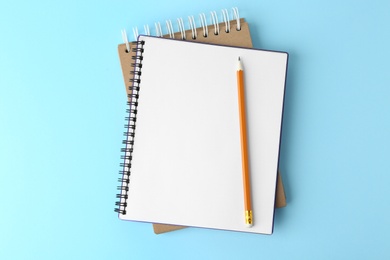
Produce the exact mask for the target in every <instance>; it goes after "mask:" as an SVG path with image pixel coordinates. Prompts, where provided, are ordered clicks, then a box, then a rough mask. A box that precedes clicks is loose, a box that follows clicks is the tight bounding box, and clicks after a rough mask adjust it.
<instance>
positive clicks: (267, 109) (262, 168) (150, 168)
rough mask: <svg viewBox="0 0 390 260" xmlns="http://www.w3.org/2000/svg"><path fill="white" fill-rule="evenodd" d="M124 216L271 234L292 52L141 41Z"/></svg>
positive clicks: (154, 39) (148, 38)
mask: <svg viewBox="0 0 390 260" xmlns="http://www.w3.org/2000/svg"><path fill="white" fill-rule="evenodd" d="M139 40H140V41H144V42H145V44H144V52H143V60H142V69H141V72H142V75H141V83H140V88H141V90H140V92H139V99H138V102H139V105H138V114H137V123H136V130H135V139H134V147H133V148H134V152H133V154H132V155H133V157H132V167H131V176H130V184H129V192H128V195H129V198H128V200H127V208H126V215H120V218H122V219H126V220H134V221H144V222H152V223H164V224H176V225H185V226H194V227H205V228H213V229H224V230H235V231H244V232H254V233H264V234H271V233H272V230H273V218H274V204H275V188H276V177H277V168H278V159H279V147H280V133H281V122H282V111H283V98H284V89H285V78H286V69H287V56H288V55H287V53H284V52H271V51H263V50H255V49H245V48H237V47H225V46H218V45H210V44H201V43H193V42H186V41H179V40H170V39H163V38H156V37H148V36H140V37H139ZM239 56H240V57H241V60H242V62H243V67H244V77H245V78H244V80H245V93H246V106H247V107H246V109H247V122H248V142H249V163H250V178H251V189H252V208H253V218H254V225H253V227H251V228H248V227H246V226H245V218H244V216H245V215H244V192H243V180H242V170H241V169H242V168H241V148H240V128H239V124H240V123H239V114H238V92H237V80H236V69H237V59H238V57H239Z"/></svg>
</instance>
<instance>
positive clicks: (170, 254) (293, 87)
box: [0, 0, 390, 259]
mask: <svg viewBox="0 0 390 260" xmlns="http://www.w3.org/2000/svg"><path fill="white" fill-rule="evenodd" d="M210 2H211V1H209V0H208V1H191V2H190V1H169V2H167V1H165V2H163V1H160V2H157V1H156V2H152V1H149V0H142V1H141V0H139V1H122V0H120V1H119V0H118V1H49V0H47V1H43V0H41V1H2V3H1V4H0V123H1V125H0V209H1V211H0V212H1V215H0V259H239V258H242V259H244V258H245V259H248V258H249V259H252V258H253V259H385V258H387V259H388V258H390V247H389V242H388V241H390V221H389V219H390V211H389V196H390V189H389V187H390V175H389V170H388V161H389V158H388V157H389V153H390V151H389V147H390V139H389V131H390V116H389V112H390V111H389V109H390V105H389V100H390V69H389V58H390V48H389V47H390V28H389V27H390V15H389V13H390V2H389V1H335V0H331V1H309V0H306V1H244V0H242V1H239V2H234V1H224V2H215V3H210ZM233 6H238V7H239V10H240V13H241V16H242V17H245V18H246V20H247V21H248V22H249V24H250V29H251V32H252V37H253V43H254V46H255V47H257V48H265V49H274V50H281V51H287V52H289V53H290V60H289V70H288V80H287V92H286V102H285V117H284V124H283V139H282V153H281V163H280V168H281V170H282V176H283V178H284V181H285V190H286V192H287V196H288V206H287V207H286V208H283V209H278V210H276V216H275V230H274V234H273V235H272V236H266V235H251V234H245V233H235V232H227V231H217V230H203V229H195V228H189V229H185V230H181V231H176V232H172V233H167V234H164V235H158V236H157V235H155V234H154V233H153V231H152V226H151V225H150V224H142V223H132V222H123V221H120V220H118V218H117V214H115V213H114V212H113V208H114V202H115V194H116V192H117V191H116V186H117V178H118V174H117V172H118V171H119V163H120V152H119V151H120V148H121V140H122V131H123V125H124V117H125V116H126V113H125V109H126V105H125V103H126V96H125V90H124V86H123V80H122V74H121V70H120V66H119V60H118V55H117V44H119V43H121V41H122V39H121V34H120V30H121V29H123V28H124V29H127V30H128V32H129V37H130V38H132V33H131V30H132V28H133V26H138V27H139V29H141V28H143V25H144V24H149V25H150V26H152V25H153V24H154V22H156V21H160V22H162V23H165V20H166V19H173V20H175V18H177V17H183V18H186V17H187V16H188V15H192V14H193V15H196V17H197V15H198V14H199V13H200V12H206V13H209V11H211V10H217V11H218V13H220V10H221V9H222V8H229V9H230V8H231V7H233ZM187 24H188V23H187ZM175 28H176V25H175ZM141 31H142V30H141Z"/></svg>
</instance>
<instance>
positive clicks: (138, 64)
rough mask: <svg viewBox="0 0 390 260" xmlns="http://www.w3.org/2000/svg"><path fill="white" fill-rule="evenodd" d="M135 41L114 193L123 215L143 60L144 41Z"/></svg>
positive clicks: (117, 209)
mask: <svg viewBox="0 0 390 260" xmlns="http://www.w3.org/2000/svg"><path fill="white" fill-rule="evenodd" d="M136 43H137V47H136V48H133V49H132V51H133V52H134V53H135V55H134V56H132V60H133V61H134V62H133V63H131V67H133V68H134V70H133V71H132V72H131V74H133V76H134V77H133V78H132V79H130V82H131V86H130V87H129V90H131V94H129V95H128V98H129V102H128V106H129V107H128V108H127V109H126V113H128V116H127V117H125V120H126V122H127V123H126V124H125V129H126V131H125V132H124V133H123V135H124V136H125V139H124V140H123V142H122V144H124V145H125V147H124V148H122V149H121V152H122V153H123V154H122V156H121V159H122V160H123V162H122V163H121V164H120V167H121V168H122V170H121V171H119V174H120V175H121V177H120V178H119V179H118V182H119V186H118V187H117V189H118V190H119V191H120V193H118V194H117V195H116V198H117V199H119V200H118V201H117V202H116V203H115V206H116V208H115V212H117V213H119V214H123V215H125V214H126V207H127V199H128V197H129V196H128V192H129V184H130V175H131V160H132V154H133V145H134V137H135V128H136V121H137V107H138V98H139V91H140V86H139V85H140V83H141V74H142V73H141V68H142V60H143V57H142V53H143V46H144V44H145V42H144V41H138V42H136Z"/></svg>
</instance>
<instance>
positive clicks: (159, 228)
mask: <svg viewBox="0 0 390 260" xmlns="http://www.w3.org/2000/svg"><path fill="white" fill-rule="evenodd" d="M233 10H234V11H235V13H236V14H237V17H235V18H238V9H237V8H233ZM225 12H226V10H225ZM209 16H210V21H212V20H214V24H211V25H208V26H207V22H206V21H205V18H206V16H205V15H204V14H200V15H199V17H200V22H199V24H201V25H203V26H200V27H197V28H195V35H197V36H198V37H196V38H195V39H193V36H194V30H193V29H194V28H190V29H188V30H185V31H184V33H183V32H182V31H180V30H179V32H176V33H174V34H173V35H172V34H169V33H168V34H165V35H163V37H165V38H168V37H173V38H179V39H181V38H183V35H184V38H185V39H186V40H190V41H200V42H210V43H216V44H222V45H233V46H242V47H252V40H251V36H250V31H249V25H248V24H247V22H246V21H245V20H244V19H239V21H238V20H237V19H233V20H229V21H228V22H229V23H227V22H226V20H225V22H221V23H218V24H217V19H218V18H216V13H215V12H211V14H210V15H209ZM189 18H191V17H189ZM213 18H214V19H213ZM192 19H193V18H192ZM180 21H182V19H177V22H176V23H177V24H178V25H179V26H178V28H181V26H180ZM238 23H239V24H238ZM163 24H165V25H166V31H168V32H172V30H171V28H169V26H170V25H171V21H170V20H167V21H166V22H165V23H163ZM189 24H190V27H191V26H194V25H192V24H191V23H189ZM228 26H229V27H228ZM144 27H145V28H147V26H144ZM227 28H228V29H229V30H227ZM238 28H239V29H240V30H237V29H238ZM231 29H233V33H230V32H231ZM157 31H158V30H156V32H157ZM227 31H229V32H227ZM146 32H147V30H146ZM215 33H216V34H215ZM205 36H207V37H205ZM126 41H127V36H125V39H124V42H126ZM135 47H136V43H135V42H131V43H127V44H120V45H119V46H118V53H119V58H120V62H121V67H122V72H123V78H124V81H125V86H126V91H127V94H128V95H130V94H131V91H130V88H129V87H128V85H129V82H131V80H132V78H133V75H132V74H131V73H130V71H131V70H132V67H131V64H132V57H133V56H134V53H132V50H134V48H135ZM284 206H286V197H285V193H284V188H283V182H282V179H281V175H280V174H278V183H277V192H276V204H275V207H284ZM182 228H184V226H177V225H167V224H153V229H154V232H155V233H156V234H161V233H165V232H169V231H174V230H178V229H182Z"/></svg>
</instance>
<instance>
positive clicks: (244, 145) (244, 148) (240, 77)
mask: <svg viewBox="0 0 390 260" xmlns="http://www.w3.org/2000/svg"><path fill="white" fill-rule="evenodd" d="M237 88H238V107H239V114H240V132H241V154H242V177H243V183H244V207H245V208H244V210H245V224H246V225H247V226H248V227H251V226H253V215H252V214H253V213H252V202H251V187H250V186H251V185H250V180H249V158H248V141H247V130H246V112H245V92H244V70H243V68H242V63H241V59H240V57H238V67H237Z"/></svg>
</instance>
